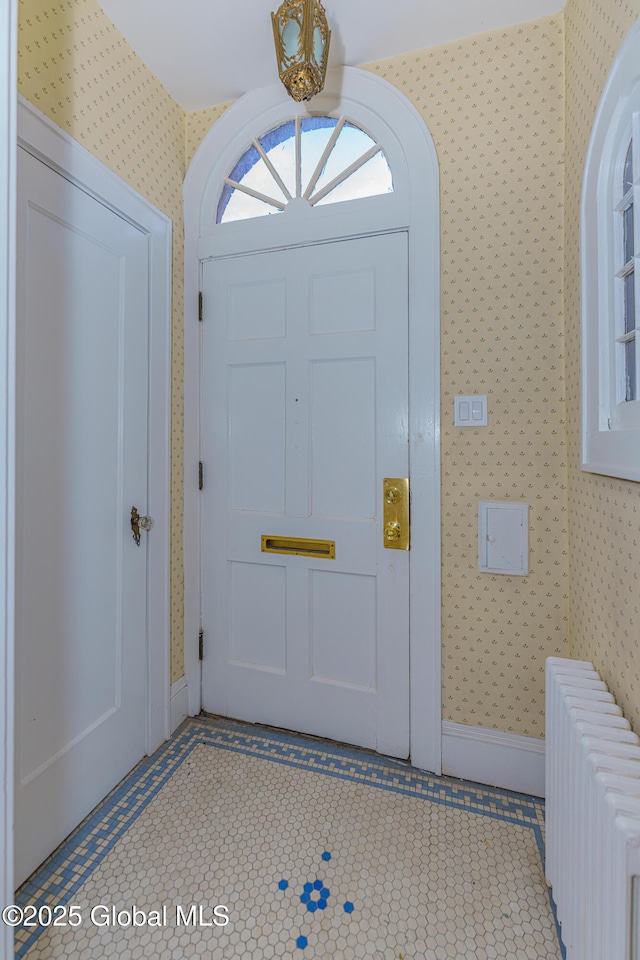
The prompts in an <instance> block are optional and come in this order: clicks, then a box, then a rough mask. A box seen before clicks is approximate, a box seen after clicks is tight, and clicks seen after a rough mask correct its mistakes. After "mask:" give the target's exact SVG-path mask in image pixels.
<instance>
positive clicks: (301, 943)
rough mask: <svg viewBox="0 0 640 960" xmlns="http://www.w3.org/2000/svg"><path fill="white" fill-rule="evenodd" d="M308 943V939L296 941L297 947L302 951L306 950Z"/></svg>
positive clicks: (301, 938) (299, 938) (303, 938)
mask: <svg viewBox="0 0 640 960" xmlns="http://www.w3.org/2000/svg"><path fill="white" fill-rule="evenodd" d="M308 943H309V941H308V940H307V938H306V937H298V939H297V940H296V947H299V948H300V950H304V948H305V947H306V946H307V944H308Z"/></svg>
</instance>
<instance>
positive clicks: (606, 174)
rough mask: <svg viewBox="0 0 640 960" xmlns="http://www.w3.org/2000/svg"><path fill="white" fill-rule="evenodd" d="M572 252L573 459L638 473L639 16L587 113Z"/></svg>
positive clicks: (599, 469) (626, 474)
mask: <svg viewBox="0 0 640 960" xmlns="http://www.w3.org/2000/svg"><path fill="white" fill-rule="evenodd" d="M581 253H582V261H581V268H582V298H581V303H582V467H583V469H584V470H588V471H590V472H591V473H601V474H604V475H606V476H611V477H622V478H624V479H627V480H640V393H639V391H638V383H639V381H640V347H639V346H638V342H639V340H640V21H638V23H636V24H635V26H634V27H632V29H631V30H630V32H629V34H628V35H627V38H626V40H625V41H624V42H623V44H622V46H621V48H620V50H619V52H618V55H617V57H616V59H615V61H614V64H613V67H612V68H611V72H610V74H609V77H608V78H607V82H606V84H605V87H604V90H603V93H602V97H601V100H600V104H599V106H598V110H597V113H596V117H595V121H594V125H593V131H592V134H591V141H590V143H589V149H588V151H587V159H586V164H585V175H584V180H583V190H582V250H581Z"/></svg>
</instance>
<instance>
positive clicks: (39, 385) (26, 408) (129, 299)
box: [15, 149, 149, 882]
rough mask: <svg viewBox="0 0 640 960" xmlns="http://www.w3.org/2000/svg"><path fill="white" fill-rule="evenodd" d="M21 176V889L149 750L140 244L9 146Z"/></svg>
mask: <svg viewBox="0 0 640 960" xmlns="http://www.w3.org/2000/svg"><path fill="white" fill-rule="evenodd" d="M18 174H19V183H18V287H17V289H18V342H17V352H18V367H17V382H18V396H17V505H16V530H17V543H16V553H17V557H16V579H17V596H16V673H17V676H16V808H15V809H16V822H15V845H16V880H17V882H21V881H22V880H23V879H24V878H25V877H26V876H28V875H29V874H30V873H31V872H32V871H33V870H34V869H35V868H36V867H37V866H38V865H39V864H40V863H41V862H42V861H43V860H44V859H45V858H46V857H47V856H48V854H49V853H50V852H51V851H52V850H53V849H54V848H55V847H56V846H57V845H58V844H59V843H60V842H61V841H62V840H63V839H64V838H65V837H66V836H67V834H68V833H69V832H70V831H71V830H72V829H73V828H74V827H75V826H76V825H77V824H78V823H79V822H80V820H82V819H83V818H84V817H85V816H86V815H87V814H88V813H89V812H90V810H91V809H92V808H93V807H94V806H95V805H96V804H97V803H98V802H99V801H100V800H101V799H102V798H103V797H104V796H105V795H106V794H107V793H108V792H109V790H111V789H112V788H113V787H114V786H115V785H116V784H117V783H118V781H119V780H120V779H121V778H122V777H123V776H124V775H125V774H126V773H127V772H128V771H129V770H130V769H131V768H132V767H133V766H134V765H135V763H136V762H137V761H138V760H140V758H141V757H142V756H143V755H144V753H145V742H146V741H145V737H146V728H145V724H146V694H145V691H146V617H147V611H146V592H147V587H146V569H147V557H146V553H147V548H146V543H145V541H144V539H143V541H142V545H141V546H140V547H138V546H136V544H135V543H134V541H133V539H132V535H131V528H130V514H131V508H132V506H136V507H137V508H138V510H139V512H140V514H145V513H146V512H147V511H146V498H147V388H148V283H149V281H148V240H147V237H146V236H145V235H144V234H142V233H141V232H140V231H138V230H137V229H136V228H135V227H133V226H132V225H131V224H130V223H128V222H127V221H125V220H124V219H123V218H121V217H120V216H118V215H117V214H115V213H114V212H112V211H111V210H109V209H107V207H105V206H104V205H103V204H101V203H99V202H98V201H97V200H95V199H93V198H92V197H90V196H89V195H88V194H87V193H85V192H83V191H82V190H81V189H79V188H78V187H76V186H74V185H72V184H71V183H70V182H69V181H68V180H66V179H64V178H63V177H61V176H59V175H58V174H57V173H55V172H54V171H53V170H51V169H50V168H49V167H48V166H46V165H45V164H43V163H41V162H40V161H39V160H37V159H34V158H33V157H32V156H31V155H30V154H28V153H26V152H25V151H24V150H22V149H21V150H19V170H18ZM144 536H145V535H144V534H143V537H144Z"/></svg>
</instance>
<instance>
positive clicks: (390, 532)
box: [384, 520, 402, 546]
mask: <svg viewBox="0 0 640 960" xmlns="http://www.w3.org/2000/svg"><path fill="white" fill-rule="evenodd" d="M401 536H402V527H401V526H400V524H399V523H397V521H395V520H390V521H389V523H387V524H385V528H384V538H385V540H388V541H390V542H391V543H393V541H394V540H399V539H400V537H401ZM385 546H386V544H385Z"/></svg>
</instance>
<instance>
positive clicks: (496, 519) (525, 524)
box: [478, 500, 529, 577]
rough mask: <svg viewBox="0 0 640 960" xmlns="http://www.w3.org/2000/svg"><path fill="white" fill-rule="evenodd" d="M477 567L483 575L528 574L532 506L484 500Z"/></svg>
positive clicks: (480, 512) (480, 513)
mask: <svg viewBox="0 0 640 960" xmlns="http://www.w3.org/2000/svg"><path fill="white" fill-rule="evenodd" d="M478 507H479V513H478V564H479V568H480V571H481V572H482V573H506V574H509V575H510V576H516V577H526V576H527V574H528V573H529V504H528V503H504V502H500V501H495V500H488V501H487V500H481V501H480V502H479V504H478Z"/></svg>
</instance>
